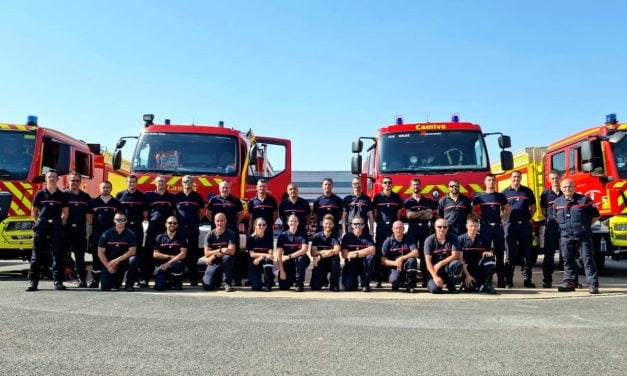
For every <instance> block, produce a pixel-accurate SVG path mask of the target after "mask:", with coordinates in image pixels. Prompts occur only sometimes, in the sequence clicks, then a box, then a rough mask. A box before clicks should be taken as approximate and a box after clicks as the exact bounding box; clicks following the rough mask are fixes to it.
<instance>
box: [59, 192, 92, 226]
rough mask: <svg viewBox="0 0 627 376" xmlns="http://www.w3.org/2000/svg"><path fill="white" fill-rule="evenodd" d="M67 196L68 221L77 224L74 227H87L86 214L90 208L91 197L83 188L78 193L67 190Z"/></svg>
mask: <svg viewBox="0 0 627 376" xmlns="http://www.w3.org/2000/svg"><path fill="white" fill-rule="evenodd" d="M65 197H66V198H67V203H68V208H69V215H68V220H67V223H69V224H70V225H75V226H74V227H76V228H85V227H86V219H85V214H87V212H88V210H89V202H90V201H91V197H89V195H88V194H87V193H85V192H83V191H81V190H79V191H78V193H77V194H74V193H72V191H67V192H65Z"/></svg>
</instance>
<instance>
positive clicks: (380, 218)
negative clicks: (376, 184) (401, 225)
mask: <svg viewBox="0 0 627 376" xmlns="http://www.w3.org/2000/svg"><path fill="white" fill-rule="evenodd" d="M372 205H373V206H374V208H375V209H377V218H375V219H376V221H377V224H378V225H381V224H384V225H386V226H387V227H389V228H392V223H393V222H394V221H397V220H398V219H399V218H398V216H397V215H398V210H399V209H401V208H402V207H403V199H402V198H401V196H400V195H399V194H398V193H396V192H390V195H389V196H386V195H385V194H384V193H383V192H379V193H377V194H376V195H375V196H374V199H373V200H372Z"/></svg>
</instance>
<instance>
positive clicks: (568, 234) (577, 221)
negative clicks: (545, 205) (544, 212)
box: [553, 193, 599, 239]
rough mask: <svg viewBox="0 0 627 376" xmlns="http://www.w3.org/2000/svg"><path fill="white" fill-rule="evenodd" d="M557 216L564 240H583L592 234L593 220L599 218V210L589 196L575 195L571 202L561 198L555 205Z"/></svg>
mask: <svg viewBox="0 0 627 376" xmlns="http://www.w3.org/2000/svg"><path fill="white" fill-rule="evenodd" d="M553 210H554V211H555V216H556V217H557V221H558V222H559V224H560V235H561V236H562V237H563V238H569V239H581V238H587V237H589V236H590V235H591V234H592V230H591V226H592V218H596V217H598V216H599V210H598V209H597V207H596V206H595V205H594V202H593V201H592V200H591V199H590V197H588V196H584V195H581V194H579V193H575V194H574V195H573V198H572V199H571V200H569V199H567V198H566V197H565V196H559V197H558V198H556V199H555V202H554V203H553Z"/></svg>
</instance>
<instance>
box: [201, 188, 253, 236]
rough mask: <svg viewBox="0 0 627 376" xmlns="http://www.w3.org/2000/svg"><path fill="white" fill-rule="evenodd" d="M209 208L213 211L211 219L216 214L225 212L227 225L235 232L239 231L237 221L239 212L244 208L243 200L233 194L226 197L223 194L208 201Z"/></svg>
mask: <svg viewBox="0 0 627 376" xmlns="http://www.w3.org/2000/svg"><path fill="white" fill-rule="evenodd" d="M207 209H209V211H210V212H211V217H212V218H210V219H211V221H213V218H215V216H216V214H218V213H224V215H225V216H226V227H227V228H229V229H230V230H231V231H233V232H234V233H236V234H237V233H239V229H238V226H237V225H238V223H237V213H239V212H241V211H242V210H244V207H243V206H242V202H241V201H240V200H239V199H238V198H236V197H235V196H233V195H228V196H227V197H226V198H223V197H222V196H220V195H218V196H213V197H211V198H210V199H209V202H208V203H207Z"/></svg>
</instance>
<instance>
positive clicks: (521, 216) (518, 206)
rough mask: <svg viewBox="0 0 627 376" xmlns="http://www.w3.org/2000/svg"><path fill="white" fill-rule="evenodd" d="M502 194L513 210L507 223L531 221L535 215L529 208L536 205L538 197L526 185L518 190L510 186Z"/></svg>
mask: <svg viewBox="0 0 627 376" xmlns="http://www.w3.org/2000/svg"><path fill="white" fill-rule="evenodd" d="M502 193H503V194H504V195H505V198H507V203H508V204H509V206H510V208H511V209H512V210H511V211H510V213H509V218H508V219H507V222H510V223H512V222H529V221H531V216H532V214H533V213H531V212H530V211H529V207H530V206H531V205H535V204H536V196H535V195H534V194H533V191H532V190H531V189H529V188H527V187H525V186H524V185H521V186H520V187H519V188H518V189H514V188H512V187H511V186H510V187H507V188H505V189H504V190H503V192H502Z"/></svg>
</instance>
